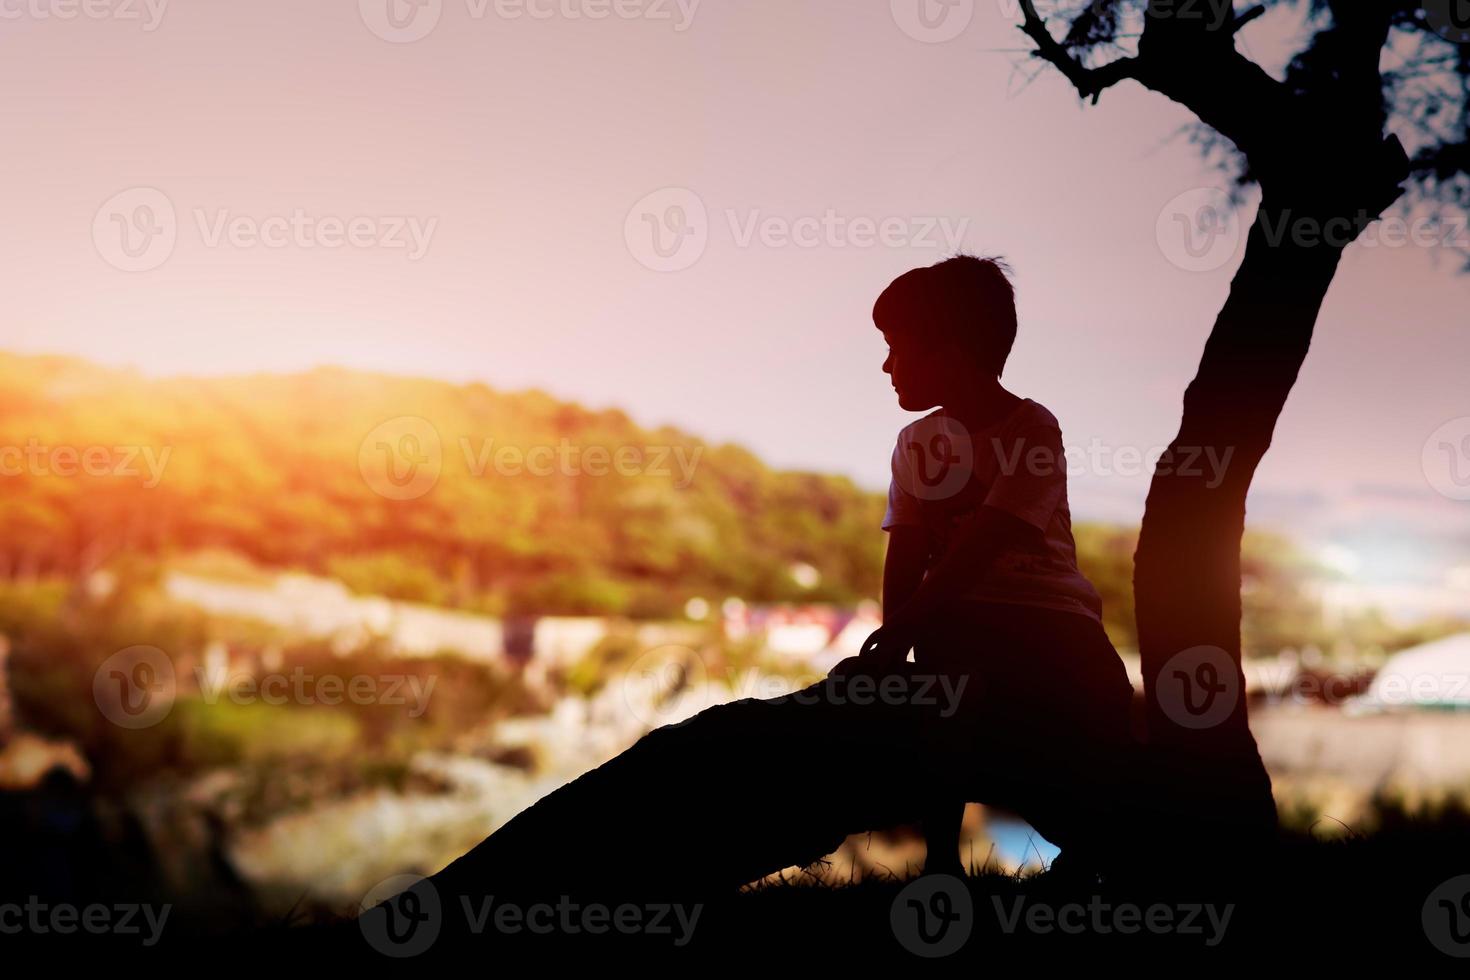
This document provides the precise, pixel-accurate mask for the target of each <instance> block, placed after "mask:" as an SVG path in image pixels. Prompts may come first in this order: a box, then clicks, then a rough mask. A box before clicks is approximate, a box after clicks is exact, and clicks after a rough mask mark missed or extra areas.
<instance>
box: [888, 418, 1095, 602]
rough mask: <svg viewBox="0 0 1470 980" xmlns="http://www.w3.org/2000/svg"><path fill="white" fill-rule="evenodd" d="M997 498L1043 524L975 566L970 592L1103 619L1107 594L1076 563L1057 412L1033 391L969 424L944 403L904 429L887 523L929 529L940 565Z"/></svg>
mask: <svg viewBox="0 0 1470 980" xmlns="http://www.w3.org/2000/svg"><path fill="white" fill-rule="evenodd" d="M982 505H983V506H989V507H994V508H996V509H998V510H1002V511H1005V512H1006V513H1007V514H1010V515H1012V516H1013V517H1016V518H1019V519H1020V520H1022V521H1025V522H1026V523H1027V524H1030V525H1031V526H1032V527H1034V528H1036V529H1037V530H1039V531H1040V532H1041V537H1040V540H1039V541H1038V542H1036V543H1034V544H1027V545H1021V546H1016V547H1012V548H1009V549H1007V550H1006V551H1003V552H1001V553H1000V554H999V555H997V556H996V559H995V561H994V562H993V563H992V564H991V566H990V567H988V568H985V569H977V570H976V574H975V580H974V582H973V583H972V584H971V585H970V587H969V588H967V589H966V590H965V591H964V593H963V598H965V599H970V600H976V601H983V602H998V603H1004V604H1008V605H1019V606H1040V607H1043V608H1047V609H1056V610H1061V611H1065V612H1073V613H1081V614H1082V615H1085V616H1090V617H1092V618H1093V619H1096V620H1099V621H1101V619H1102V599H1101V598H1099V596H1098V594H1097V590H1096V589H1094V588H1093V587H1092V583H1091V582H1089V581H1087V578H1086V576H1084V575H1083V574H1082V572H1081V571H1079V570H1078V568H1077V546H1076V544H1075V543H1074V542H1073V540H1072V515H1071V511H1070V510H1069V509H1068V507H1067V464H1066V459H1065V454H1064V450H1063V447H1062V430H1061V427H1060V426H1059V425H1058V424H1057V420H1056V418H1055V417H1054V416H1053V415H1052V414H1051V412H1048V411H1047V410H1046V409H1045V408H1043V407H1042V406H1041V405H1039V404H1037V403H1036V402H1034V401H1031V400H1030V399H1029V398H1027V399H1023V400H1022V401H1021V403H1020V404H1019V405H1017V406H1016V408H1015V409H1014V410H1013V411H1012V412H1011V414H1010V415H1008V416H1007V417H1006V418H1004V419H1002V420H1001V421H999V422H997V423H995V424H994V425H991V426H989V427H988V428H985V429H982V430H978V431H975V432H970V431H968V430H966V428H965V427H964V425H962V424H961V423H960V422H958V421H957V420H956V419H954V418H953V417H951V416H949V415H946V414H945V413H944V410H943V409H940V410H938V411H936V412H933V413H931V414H930V415H927V416H925V417H924V418H922V419H920V420H919V421H917V422H915V423H913V424H912V425H909V426H906V427H905V428H904V429H903V431H902V432H900V433H899V434H898V444H897V445H896V446H894V449H893V480H892V482H891V483H890V484H889V487H888V513H887V514H886V515H885V516H884V518H883V529H884V530H885V531H887V530H891V529H892V528H895V527H899V526H913V527H920V528H923V529H924V531H925V533H926V537H927V543H928V560H927V567H929V568H933V567H934V565H936V564H937V563H938V562H939V559H940V558H941V557H943V555H944V553H945V551H946V550H947V549H948V548H949V546H950V544H951V543H952V542H953V541H954V538H955V535H956V533H957V531H958V530H959V528H960V526H961V525H962V524H963V523H964V522H965V521H967V520H969V519H971V518H972V517H973V516H974V515H975V512H976V510H978V509H979V508H980V507H981V506H982Z"/></svg>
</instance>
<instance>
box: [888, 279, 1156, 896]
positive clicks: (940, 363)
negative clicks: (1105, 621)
mask: <svg viewBox="0 0 1470 980" xmlns="http://www.w3.org/2000/svg"><path fill="white" fill-rule="evenodd" d="M1007 271H1008V270H1007V269H1006V267H1005V266H1004V265H1003V264H1002V263H1001V262H999V261H997V260H994V259H982V258H975V257H971V256H960V257H956V258H952V259H948V260H946V261H943V262H940V263H938V264H937V265H934V266H931V267H928V268H920V269H915V270H913V271H911V272H908V273H906V274H904V275H902V276H900V277H899V278H898V279H896V280H895V281H894V282H893V283H892V284H891V285H890V286H889V287H888V288H887V289H886V290H884V292H883V294H882V295H881V296H879V298H878V301H877V303H876V305H875V306H874V309H873V321H874V323H875V324H876V325H877V327H878V329H879V330H881V331H882V333H883V338H884V340H885V341H886V342H887V344H888V356H887V359H886V360H885V361H884V363H883V370H884V372H885V373H887V374H888V375H889V377H890V378H891V380H892V384H893V388H894V390H895V392H896V394H897V396H898V403H899V405H900V406H901V407H902V408H904V409H906V410H908V411H912V412H923V411H930V410H934V411H932V412H931V414H929V415H926V416H925V417H924V418H922V419H920V420H919V421H917V422H914V423H912V424H911V425H909V426H907V427H905V428H904V429H903V431H902V432H900V433H899V436H898V442H897V445H896V446H895V447H894V450H893V458H892V481H891V483H890V485H889V491H888V509H887V514H886V516H885V517H884V520H883V528H884V530H886V531H887V532H888V535H889V538H888V550H887V556H886V559H885V562H884V568H883V626H882V628H881V629H879V630H878V631H876V632H875V633H874V634H873V635H872V636H871V637H869V639H868V640H867V642H866V643H865V644H864V649H863V653H862V655H861V658H860V662H861V663H863V664H864V665H865V666H866V667H868V668H872V669H875V670H876V671H877V672H891V671H898V670H909V671H914V670H916V671H919V672H938V673H942V674H946V675H963V676H966V677H968V678H969V680H970V681H972V683H971V684H969V685H968V689H969V693H968V694H967V696H966V698H965V701H964V709H963V711H962V712H960V713H959V715H958V716H957V718H956V720H955V722H954V723H952V724H949V725H948V726H947V727H946V729H945V730H944V732H943V733H942V735H941V736H939V740H938V741H939V742H941V743H942V744H943V746H944V751H945V752H946V753H949V754H947V755H946V757H945V758H946V760H950V759H952V762H950V763H948V764H950V765H951V766H952V768H953V770H954V773H953V779H946V780H945V781H944V786H940V787H934V788H931V789H926V790H925V791H924V792H925V793H926V795H928V796H930V797H931V798H932V802H931V804H930V805H929V806H927V807H926V812H927V814H928V815H927V816H926V817H925V818H924V820H923V824H924V832H925V836H926V838H927V843H928V848H929V853H928V858H927V859H926V862H925V870H926V872H931V873H932V872H939V873H951V874H958V873H961V872H962V868H961V864H960V857H959V853H958V851H959V847H958V838H959V825H960V820H961V818H962V816H963V812H964V803H965V801H966V800H971V799H979V795H977V794H981V795H983V796H984V799H983V800H981V801H982V802H988V803H998V804H1000V805H1003V806H1006V807H1007V808H1009V809H1013V810H1016V811H1017V812H1019V813H1020V814H1021V815H1022V816H1024V817H1026V818H1027V819H1028V820H1030V822H1031V823H1032V825H1033V826H1035V827H1036V828H1037V830H1039V831H1040V832H1041V833H1042V834H1043V835H1044V836H1046V837H1047V838H1048V839H1050V840H1052V841H1053V842H1054V843H1056V844H1059V845H1061V846H1062V847H1063V849H1064V851H1065V853H1066V855H1067V862H1068V863H1072V864H1074V865H1081V866H1082V867H1084V868H1086V867H1087V866H1088V864H1089V863H1096V861H1097V860H1100V857H1101V855H1100V854H1099V853H1098V852H1100V851H1102V850H1103V849H1105V848H1106V847H1107V846H1108V844H1109V842H1110V840H1111V837H1112V834H1111V831H1110V828H1109V822H1110V819H1111V818H1110V816H1109V814H1110V813H1111V807H1110V805H1109V803H1108V797H1109V790H1110V789H1112V788H1113V778H1112V777H1113V774H1118V773H1119V766H1120V764H1122V760H1123V758H1124V752H1125V751H1126V749H1127V746H1128V745H1129V734H1128V712H1129V704H1130V700H1131V697H1132V688H1131V686H1130V684H1129V682H1128V679H1127V674H1126V672H1125V670H1124V668H1123V664H1122V661H1121V660H1120V659H1119V658H1118V655H1117V653H1116V651H1115V650H1114V649H1113V647H1112V645H1111V643H1110V642H1109V641H1108V637H1107V634H1106V633H1105V632H1104V630H1103V626H1102V602H1101V600H1100V598H1099V597H1098V593H1097V591H1096V590H1095V589H1094V588H1093V587H1092V585H1091V583H1090V582H1088V580H1087V578H1086V577H1085V576H1084V575H1083V574H1082V573H1081V571H1079V570H1078V567H1077V557H1076V547H1075V544H1074V542H1073V539H1072V528H1071V515H1070V512H1069V509H1068V506H1067V477H1066V462H1065V459H1064V452H1063V446H1062V434H1061V429H1060V427H1059V426H1058V424H1057V420H1056V419H1055V418H1054V417H1053V416H1052V414H1051V413H1050V412H1048V411H1047V410H1046V409H1045V408H1043V407H1042V406H1041V405H1039V404H1037V403H1036V402H1034V401H1031V400H1030V399H1026V398H1022V397H1020V396H1018V395H1015V394H1012V393H1011V392H1009V391H1007V390H1006V389H1005V388H1003V387H1002V386H1001V383H1000V375H1001V373H1002V371H1003V369H1004V367H1005V363H1006V360H1007V358H1008V357H1009V355H1010V351H1011V347H1012V344H1013V343H1014V341H1015V337H1016V306H1015V295H1014V291H1013V289H1012V286H1011V283H1010V281H1009V279H1008V277H1007ZM910 650H912V651H913V653H914V664H913V666H912V667H903V666H901V665H903V664H905V663H906V662H907V659H908V655H909V652H910ZM950 794H953V795H950Z"/></svg>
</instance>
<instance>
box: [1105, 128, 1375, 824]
mask: <svg viewBox="0 0 1470 980" xmlns="http://www.w3.org/2000/svg"><path fill="white" fill-rule="evenodd" d="M1402 160H1403V157H1402V150H1401V148H1400V147H1399V146H1398V143H1397V141H1396V140H1392V139H1390V140H1389V141H1388V142H1386V143H1385V144H1384V146H1383V150H1382V153H1381V154H1380V157H1379V159H1378V160H1376V161H1372V162H1370V164H1369V165H1368V166H1366V167H1363V168H1361V169H1357V170H1354V171H1353V174H1352V176H1351V177H1350V178H1348V179H1350V180H1352V181H1355V182H1356V183H1355V185H1354V186H1353V187H1351V188H1344V187H1342V186H1341V185H1338V186H1334V180H1333V177H1332V175H1331V174H1330V172H1328V171H1327V168H1323V169H1322V170H1321V171H1318V173H1320V174H1321V179H1320V180H1318V181H1317V182H1316V183H1315V184H1313V185H1312V186H1311V189H1310V190H1308V191H1299V192H1295V193H1285V194H1273V189H1272V188H1271V187H1269V186H1268V187H1266V188H1265V199H1264V200H1263V202H1262V205H1261V208H1260V211H1259V212H1258V214H1257V219H1256V222H1255V224H1254V225H1253V226H1252V228H1251V231H1250V234H1249V237H1248V241H1247V245H1246V254H1245V259H1244V261H1243V262H1242V264H1241V267H1240V270H1239V271H1238V272H1237V274H1236V276H1235V279H1234V281H1233V282H1232V283H1231V288H1230V295H1229V298H1228V299H1227V300H1226V302H1225V306H1224V308H1223V309H1221V311H1220V314H1219V317H1218V318H1217V319H1216V321H1215V326H1214V329H1213V330H1212V331H1211V333H1210V337H1209V340H1208V341H1207V343H1206V345H1205V350H1204V354H1203V356H1202V358H1201V360H1200V366H1199V371H1198V373H1197V374H1196V375H1195V378H1194V380H1193V382H1191V383H1190V385H1189V388H1188V389H1187V391H1186V392H1185V396H1184V414H1183V419H1182V422H1181V424H1180V427H1179V433H1178V435H1177V436H1176V437H1175V438H1174V440H1173V442H1172V443H1171V444H1170V447H1169V450H1168V451H1167V452H1166V453H1165V454H1164V455H1163V456H1162V457H1161V458H1160V460H1159V463H1158V465H1157V467H1156V469H1155V473H1154V477H1153V482H1152V484H1151V486H1150V488H1149V494H1148V502H1147V505H1146V508H1145V511H1144V518H1143V527H1142V530H1141V532H1140V535H1139V542H1138V550H1137V553H1136V555H1135V558H1134V594H1135V600H1136V602H1135V605H1136V609H1137V621H1138V638H1139V649H1140V654H1141V656H1142V660H1143V675H1144V679H1145V697H1146V700H1147V706H1148V710H1147V725H1148V739H1149V749H1150V753H1149V755H1150V759H1151V763H1152V767H1153V776H1154V777H1155V778H1154V787H1155V790H1156V793H1155V799H1154V800H1153V801H1152V805H1153V806H1154V807H1155V808H1156V809H1157V810H1158V819H1159V820H1160V821H1161V824H1160V831H1161V832H1162V833H1163V834H1164V835H1165V836H1166V837H1168V836H1171V835H1173V834H1174V832H1177V834H1178V835H1187V840H1181V841H1178V842H1179V843H1186V844H1188V845H1190V846H1194V847H1204V848H1206V849H1218V848H1222V847H1226V845H1238V846H1240V847H1250V846H1252V845H1253V843H1255V842H1259V840H1260V839H1261V837H1262V836H1263V835H1269V834H1271V833H1274V830H1275V818H1276V811H1275V805H1274V803H1273V800H1272V797H1271V783H1270V779H1269V777H1268V776H1267V774H1266V770H1265V767H1264V766H1263V765H1262V762H1261V758H1260V753H1259V752H1258V751H1257V748H1256V744H1255V740H1254V738H1253V737H1252V736H1251V732H1250V728H1249V727H1248V725H1247V719H1246V699H1245V681H1244V676H1243V674H1242V672H1241V646H1240V610H1241V604H1240V585H1241V582H1240V541H1241V535H1242V533H1243V531H1244V528H1245V502H1246V494H1247V492H1248V490H1249V489H1250V483H1251V479H1252V477H1253V476H1254V474H1255V471H1256V467H1257V465H1258V464H1259V463H1260V461H1261V458H1262V457H1263V456H1264V455H1265V452H1266V450H1267V448H1268V447H1269V446H1270V444H1271V437H1272V433H1273V432H1274V430H1275V427H1276V420H1277V418H1278V417H1279V416H1280V414H1281V410H1282V408H1283V406H1284V405H1285V403H1286V398H1287V395H1288V394H1290V392H1291V388H1292V385H1293V384H1294V383H1295V382H1296V378H1297V373H1298V371H1299V370H1300V368H1301V365H1302V362H1303V360H1304V359H1305V357H1306V354H1307V349H1308V347H1309V346H1310V344H1311V339H1312V330H1313V328H1314V326H1315V324H1316V321H1317V316H1318V313H1319V311H1320V309H1321V305H1322V300H1323V298H1324V297H1325V296H1326V293H1327V289H1328V287H1329V286H1330V285H1331V283H1332V279H1333V276H1334V274H1335V273H1336V271H1337V266H1338V261H1339V259H1340V258H1341V255H1342V251H1343V249H1344V248H1345V247H1346V245H1347V244H1348V243H1349V242H1350V241H1351V240H1353V239H1354V238H1356V237H1357V235H1358V234H1360V233H1361V232H1362V230H1363V229H1364V228H1365V227H1366V226H1367V225H1368V223H1369V222H1370V221H1372V220H1374V219H1376V217H1377V216H1378V215H1379V214H1380V213H1381V212H1382V211H1383V209H1384V208H1386V207H1387V206H1388V205H1389V204H1391V203H1392V202H1393V200H1395V199H1396V197H1397V195H1398V188H1397V184H1398V181H1399V179H1401V176H1402V169H1401V167H1402ZM1340 166H1341V165H1340ZM1303 169H1306V168H1303ZM1306 184H1307V181H1303V182H1302V186H1305V185H1306ZM1206 828H1209V829H1212V830H1213V831H1215V832H1216V835H1215V836H1212V837H1210V838H1202V837H1200V833H1201V831H1204V830H1206Z"/></svg>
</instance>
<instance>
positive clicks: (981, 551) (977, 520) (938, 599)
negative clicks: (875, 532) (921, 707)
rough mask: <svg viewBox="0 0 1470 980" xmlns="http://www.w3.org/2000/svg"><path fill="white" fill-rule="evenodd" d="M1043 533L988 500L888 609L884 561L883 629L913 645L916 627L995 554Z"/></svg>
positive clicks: (965, 585)
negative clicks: (905, 598)
mask: <svg viewBox="0 0 1470 980" xmlns="http://www.w3.org/2000/svg"><path fill="white" fill-rule="evenodd" d="M1041 537H1042V533H1041V531H1039V530H1038V529H1037V528H1036V527H1035V526H1034V525H1032V524H1028V523H1027V522H1026V521H1023V520H1021V519H1020V518H1019V517H1015V516H1013V515H1011V514H1008V513H1006V512H1005V511H1003V510H998V509H997V508H995V507H991V506H988V505H987V506H982V507H980V508H979V509H977V510H976V512H975V516H974V517H973V518H971V519H970V520H969V521H966V522H965V524H964V526H963V527H962V528H961V529H960V531H959V533H958V535H956V537H955V540H954V542H953V543H952V544H951V545H950V547H949V550H947V551H946V552H945V553H944V555H943V557H941V558H940V559H939V563H938V564H936V565H935V566H934V568H933V569H932V570H931V571H930V572H929V574H928V575H927V576H923V578H922V581H921V582H920V583H919V586H918V588H917V589H915V590H914V591H913V592H912V593H911V594H910V598H909V599H908V601H907V602H904V603H902V604H901V605H899V606H896V607H892V608H891V609H890V606H889V602H888V596H889V593H888V587H887V574H886V572H887V567H886V565H885V569H884V571H885V575H884V588H883V632H885V633H886V632H889V631H890V630H891V631H892V632H893V636H892V640H893V641H894V642H895V643H897V642H907V643H908V644H909V646H912V640H913V637H914V634H915V633H916V632H918V630H919V628H920V627H921V626H923V624H924V623H926V622H928V621H929V619H930V618H931V617H932V616H933V615H934V614H935V613H936V612H938V611H939V609H940V608H941V607H943V606H944V605H945V604H946V603H948V602H950V601H952V600H954V599H957V598H959V597H960V596H961V595H963V594H964V592H965V590H966V589H968V588H969V587H970V586H972V585H973V584H974V583H975V580H976V578H978V577H979V576H980V575H981V574H982V573H983V572H984V570H985V569H986V568H988V567H990V565H991V563H993V562H994V561H995V559H996V558H997V557H998V556H999V555H1001V554H1002V553H1003V552H1006V551H1009V550H1011V549H1013V548H1017V547H1028V546H1033V545H1035V544H1036V543H1038V542H1039V541H1040V540H1041ZM891 547H892V545H891V544H890V548H891ZM903 655H904V656H907V655H908V646H905V647H904V650H903Z"/></svg>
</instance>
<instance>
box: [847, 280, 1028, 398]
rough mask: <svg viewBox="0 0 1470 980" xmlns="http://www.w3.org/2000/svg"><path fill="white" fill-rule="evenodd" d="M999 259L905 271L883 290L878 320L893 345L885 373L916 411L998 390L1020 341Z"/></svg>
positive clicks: (875, 314)
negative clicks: (983, 388)
mask: <svg viewBox="0 0 1470 980" xmlns="http://www.w3.org/2000/svg"><path fill="white" fill-rule="evenodd" d="M1009 271H1010V270H1008V269H1007V268H1006V266H1005V264H1004V263H1003V262H1001V261H1000V260H998V259H981V258H975V257H974V256H971V255H960V256H956V257H955V258H952V259H945V260H944V261H943V262H940V263H938V264H936V265H931V266H928V267H926V268H923V269H914V270H913V271H911V272H905V273H904V274H903V275H901V276H899V277H898V278H897V279H895V280H893V282H892V283H891V284H890V285H889V287H888V288H887V289H885V290H883V295H881V296H879V297H878V302H877V303H876V304H874V306H873V322H874V323H875V324H876V325H877V327H878V329H879V330H881V331H883V339H884V340H885V341H887V342H888V359H887V360H885V361H884V362H883V370H884V371H885V372H887V373H888V374H889V375H891V376H892V378H893V387H894V389H895V390H896V391H897V392H898V403H899V405H901V406H902V407H904V408H906V409H908V410H909V411H913V412H920V411H924V410H926V409H930V408H933V407H935V406H936V405H943V404H945V403H946V402H949V401H952V400H953V399H954V396H955V395H956V394H957V393H961V392H967V391H968V392H973V391H974V389H975V388H976V386H977V385H982V384H987V383H989V384H994V383H995V382H996V380H997V379H998V378H999V377H1000V373H1001V371H1002V370H1003V369H1004V368H1005V363H1006V358H1007V357H1009V356H1010V353H1011V345H1012V344H1013V343H1015V340H1016V295H1015V290H1013V289H1012V288H1011V282H1010V279H1009V278H1007V275H1008V273H1009Z"/></svg>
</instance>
